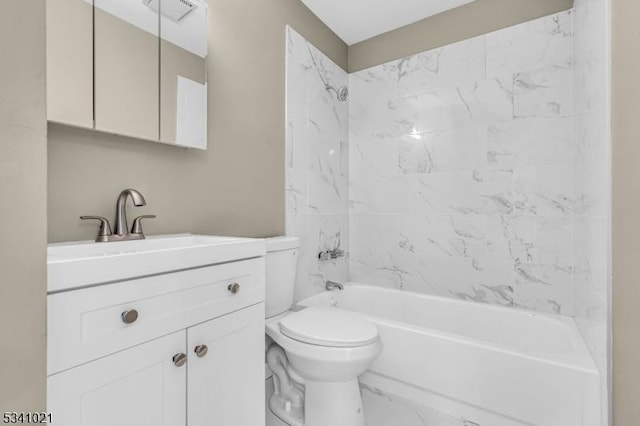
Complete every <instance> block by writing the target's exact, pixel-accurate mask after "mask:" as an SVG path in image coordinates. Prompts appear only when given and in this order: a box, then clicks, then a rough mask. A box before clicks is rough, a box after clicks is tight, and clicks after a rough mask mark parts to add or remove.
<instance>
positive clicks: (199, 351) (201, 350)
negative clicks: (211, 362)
mask: <svg viewBox="0 0 640 426" xmlns="http://www.w3.org/2000/svg"><path fill="white" fill-rule="evenodd" d="M193 351H194V352H195V353H196V355H197V356H198V358H203V357H204V356H205V355H206V354H207V352H209V348H208V347H207V345H198V346H196V347H195V348H194V350H193Z"/></svg>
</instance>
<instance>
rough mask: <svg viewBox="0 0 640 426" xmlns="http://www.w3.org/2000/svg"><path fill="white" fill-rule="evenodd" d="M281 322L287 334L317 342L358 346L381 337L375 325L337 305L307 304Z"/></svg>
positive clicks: (313, 342)
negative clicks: (314, 305)
mask: <svg viewBox="0 0 640 426" xmlns="http://www.w3.org/2000/svg"><path fill="white" fill-rule="evenodd" d="M278 323H279V328H280V332H281V333H282V334H283V335H285V336H286V337H289V338H290V339H293V340H297V341H299V342H302V343H308V344H312V345H317V346H327V347H335V348H356V347H362V346H367V345H372V344H374V343H376V342H377V341H378V329H377V328H376V326H375V325H373V324H372V323H371V322H369V321H367V320H366V319H364V318H362V317H360V316H359V315H357V314H354V313H351V312H347V311H343V310H341V309H337V308H319V307H310V308H306V309H303V310H302V311H299V312H295V313H292V314H290V315H287V316H285V317H284V318H282V319H281V320H280V321H279V322H278Z"/></svg>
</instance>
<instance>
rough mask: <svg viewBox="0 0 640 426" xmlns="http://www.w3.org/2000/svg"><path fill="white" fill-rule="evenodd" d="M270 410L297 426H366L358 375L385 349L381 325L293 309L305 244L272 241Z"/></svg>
mask: <svg viewBox="0 0 640 426" xmlns="http://www.w3.org/2000/svg"><path fill="white" fill-rule="evenodd" d="M266 247H267V256H266V282H265V285H266V330H265V332H266V334H267V336H269V338H270V339H272V341H273V342H274V343H272V344H271V345H270V346H269V347H268V349H267V353H266V360H267V364H268V366H269V368H270V370H271V371H272V372H273V377H274V380H273V383H274V394H273V395H272V396H271V398H270V400H269V401H268V406H269V409H270V410H271V411H272V412H273V413H274V414H275V415H276V416H277V417H279V418H280V419H281V420H282V421H284V422H285V423H287V424H289V425H291V426H365V425H366V422H365V416H364V411H363V409H362V398H361V396H360V388H359V386H358V376H359V375H360V374H362V373H363V372H364V371H365V370H367V369H368V368H369V367H370V366H371V364H372V363H373V361H374V360H375V359H376V357H377V356H378V355H379V354H380V352H381V351H382V343H381V341H380V337H379V335H378V330H377V328H376V326H375V325H374V324H373V323H371V322H369V321H367V320H366V319H365V318H364V317H362V316H359V315H358V314H355V313H352V312H347V311H343V310H340V309H337V308H319V307H309V308H305V309H303V310H300V311H296V312H293V311H290V310H289V309H291V307H292V305H293V291H294V285H295V276H296V266H297V253H298V247H299V240H298V239H297V238H295V237H276V238H268V239H266Z"/></svg>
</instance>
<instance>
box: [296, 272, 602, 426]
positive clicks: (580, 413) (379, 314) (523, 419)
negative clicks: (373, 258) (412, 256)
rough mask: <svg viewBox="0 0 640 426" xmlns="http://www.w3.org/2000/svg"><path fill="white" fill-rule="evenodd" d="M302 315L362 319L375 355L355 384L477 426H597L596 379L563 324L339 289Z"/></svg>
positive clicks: (467, 305) (386, 292)
mask: <svg viewBox="0 0 640 426" xmlns="http://www.w3.org/2000/svg"><path fill="white" fill-rule="evenodd" d="M300 305H302V306H327V305H331V306H335V307H337V308H340V309H345V310H349V311H354V312H358V313H361V314H363V315H365V316H366V317H367V318H369V319H370V320H371V321H373V322H374V323H375V324H376V325H377V327H378V330H379V332H380V336H381V338H382V342H383V344H384V350H383V352H382V355H381V356H380V357H379V358H378V359H377V360H376V362H375V363H374V365H373V366H372V368H371V370H370V371H368V372H367V373H365V374H364V375H363V376H361V378H360V381H361V383H363V384H364V385H366V386H367V387H369V388H375V389H379V390H381V391H383V392H388V393H390V394H395V395H397V396H400V397H402V398H406V399H408V400H409V401H412V402H414V403H417V404H421V405H424V406H428V407H431V408H433V409H436V410H438V411H440V412H442V413H445V414H448V415H451V416H455V417H456V418H461V419H465V420H466V421H467V423H464V424H469V425H472V424H474V423H476V424H479V425H482V426H502V425H505V426H512V425H540V426H556V425H557V426H600V420H599V419H600V414H599V413H600V409H599V394H600V388H599V386H600V378H599V374H598V370H597V369H596V367H595V365H594V363H593V361H592V359H591V357H590V355H589V352H588V350H587V348H586V346H585V345H584V343H583V341H582V338H581V336H580V333H579V332H578V329H577V327H576V325H575V323H574V321H573V320H572V319H570V318H565V317H559V316H551V315H543V314H537V313H533V312H529V311H523V310H516V309H510V308H502V307H496V306H490V305H483V304H478V303H473V302H466V301H458V300H454V299H447V298H441V297H435V296H428V295H423V294H418V293H411V292H405V291H400V290H391V289H386V288H379V287H374V286H369V285H363V284H358V283H347V284H346V285H345V289H344V290H342V291H331V292H324V293H321V294H318V295H316V296H313V297H310V298H308V299H305V300H304V301H302V302H300Z"/></svg>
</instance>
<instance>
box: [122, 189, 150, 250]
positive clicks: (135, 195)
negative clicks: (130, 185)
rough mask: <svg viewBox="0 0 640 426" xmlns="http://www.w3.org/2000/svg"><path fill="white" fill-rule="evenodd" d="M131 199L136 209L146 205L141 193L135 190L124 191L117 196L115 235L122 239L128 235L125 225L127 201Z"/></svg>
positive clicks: (126, 225)
mask: <svg viewBox="0 0 640 426" xmlns="http://www.w3.org/2000/svg"><path fill="white" fill-rule="evenodd" d="M129 197H131V200H132V201H133V205H134V206H136V207H142V206H146V205H147V201H146V200H145V199H144V197H143V196H142V194H141V193H139V192H138V191H136V190H135V189H125V190H124V191H122V192H121V193H120V195H118V201H117V202H116V224H115V225H116V235H120V236H122V237H123V238H122V239H127V238H126V237H127V236H128V235H129V226H128V224H127V199H128V198H129Z"/></svg>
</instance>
